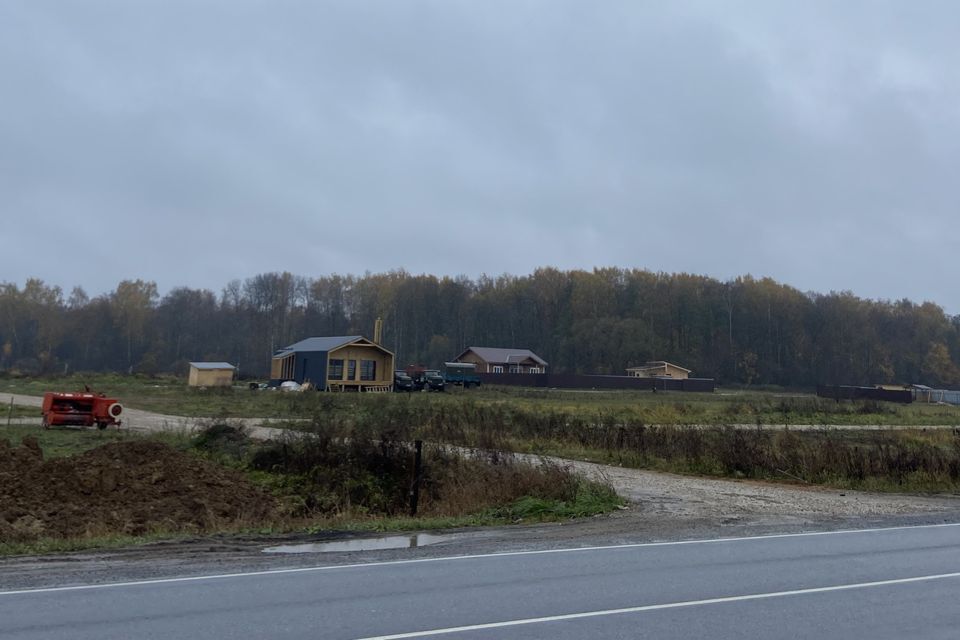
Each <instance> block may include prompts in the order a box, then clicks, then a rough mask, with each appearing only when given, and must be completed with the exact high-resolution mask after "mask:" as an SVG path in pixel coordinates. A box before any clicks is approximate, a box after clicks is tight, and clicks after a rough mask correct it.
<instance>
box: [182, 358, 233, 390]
mask: <svg viewBox="0 0 960 640" xmlns="http://www.w3.org/2000/svg"><path fill="white" fill-rule="evenodd" d="M236 370H237V368H236V367H235V366H233V365H232V364H230V363H229V362H191V363H190V376H189V377H188V378H187V385H188V386H191V387H229V386H230V385H231V384H233V374H234V372H235V371H236Z"/></svg>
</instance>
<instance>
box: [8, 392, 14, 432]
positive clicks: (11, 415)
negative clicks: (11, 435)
mask: <svg viewBox="0 0 960 640" xmlns="http://www.w3.org/2000/svg"><path fill="white" fill-rule="evenodd" d="M12 419H13V396H10V411H8V412H7V426H8V427H9V426H10V421H11V420H12Z"/></svg>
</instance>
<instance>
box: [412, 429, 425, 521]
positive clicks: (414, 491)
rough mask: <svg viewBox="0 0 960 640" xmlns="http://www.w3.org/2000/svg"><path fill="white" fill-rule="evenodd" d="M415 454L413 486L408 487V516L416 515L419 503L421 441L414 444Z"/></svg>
mask: <svg viewBox="0 0 960 640" xmlns="http://www.w3.org/2000/svg"><path fill="white" fill-rule="evenodd" d="M414 446H416V453H415V454H414V457H413V484H411V485H410V515H411V516H415V515H417V503H418V502H420V476H421V475H423V440H417V441H415V442H414Z"/></svg>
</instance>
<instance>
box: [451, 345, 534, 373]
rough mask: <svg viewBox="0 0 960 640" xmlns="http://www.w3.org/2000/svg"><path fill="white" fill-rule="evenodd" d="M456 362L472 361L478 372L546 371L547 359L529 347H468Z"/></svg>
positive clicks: (455, 359)
mask: <svg viewBox="0 0 960 640" xmlns="http://www.w3.org/2000/svg"><path fill="white" fill-rule="evenodd" d="M454 362H472V363H474V364H475V365H477V373H546V372H547V361H546V360H544V359H543V358H541V357H540V356H538V355H537V354H535V353H534V352H533V351H530V350H529V349H504V348H501V347H467V348H466V349H465V350H464V352H463V353H461V354H460V355H459V356H457V357H456V358H454Z"/></svg>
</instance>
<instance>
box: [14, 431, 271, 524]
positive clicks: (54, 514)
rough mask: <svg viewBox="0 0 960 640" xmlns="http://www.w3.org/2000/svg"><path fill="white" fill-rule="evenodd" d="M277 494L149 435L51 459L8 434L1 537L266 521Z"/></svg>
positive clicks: (28, 442)
mask: <svg viewBox="0 0 960 640" xmlns="http://www.w3.org/2000/svg"><path fill="white" fill-rule="evenodd" d="M275 508H276V505H275V500H274V498H273V497H272V496H270V495H268V494H266V493H265V492H263V491H261V490H260V489H258V488H257V487H255V486H253V485H252V484H251V483H250V482H249V481H248V480H247V479H246V478H245V477H244V476H243V475H242V474H240V473H238V472H235V471H232V470H230V469H226V468H223V467H220V466H218V465H216V464H213V463H210V462H207V461H204V460H201V459H199V458H197V457H195V456H192V455H190V454H187V453H183V452H181V451H177V450H176V449H174V448H172V447H170V446H169V445H166V444H163V443H160V442H155V441H149V440H143V441H132V442H115V443H110V444H106V445H104V446H101V447H98V448H96V449H92V450H90V451H87V452H85V453H83V454H80V455H77V456H71V457H68V458H58V459H54V460H47V461H45V460H44V459H43V454H42V452H41V450H40V447H39V445H38V444H37V442H36V440H35V439H33V438H25V439H24V442H23V444H22V445H21V446H19V447H12V446H11V445H10V443H9V442H7V441H6V440H0V540H5V541H8V542H14V541H32V540H37V539H40V538H76V537H86V536H101V535H113V534H125V535H141V534H145V533H149V532H152V531H164V532H203V531H207V530H213V529H217V528H223V527H226V526H230V525H241V524H243V523H249V522H260V521H263V520H264V519H268V518H270V517H271V516H272V515H273V514H274V513H275Z"/></svg>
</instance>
